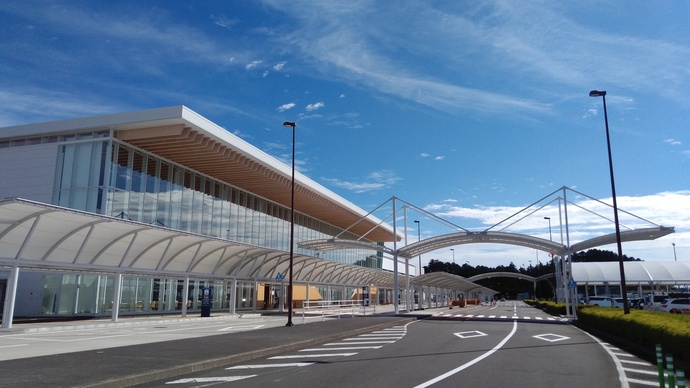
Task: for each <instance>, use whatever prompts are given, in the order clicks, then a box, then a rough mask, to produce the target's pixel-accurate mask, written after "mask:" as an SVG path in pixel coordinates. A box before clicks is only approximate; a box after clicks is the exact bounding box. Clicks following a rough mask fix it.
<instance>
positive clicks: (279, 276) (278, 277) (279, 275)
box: [276, 272, 283, 280]
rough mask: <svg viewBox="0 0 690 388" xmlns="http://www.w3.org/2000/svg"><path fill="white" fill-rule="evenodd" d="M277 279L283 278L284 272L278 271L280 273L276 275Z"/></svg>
mask: <svg viewBox="0 0 690 388" xmlns="http://www.w3.org/2000/svg"><path fill="white" fill-rule="evenodd" d="M276 280H283V274H282V273H280V272H278V275H276Z"/></svg>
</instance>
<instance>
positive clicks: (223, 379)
mask: <svg viewBox="0 0 690 388" xmlns="http://www.w3.org/2000/svg"><path fill="white" fill-rule="evenodd" d="M252 377H256V375H248V376H230V377H195V378H191V379H179V380H175V381H168V382H167V383H166V384H191V383H224V382H229V381H238V380H244V379H249V378H252Z"/></svg>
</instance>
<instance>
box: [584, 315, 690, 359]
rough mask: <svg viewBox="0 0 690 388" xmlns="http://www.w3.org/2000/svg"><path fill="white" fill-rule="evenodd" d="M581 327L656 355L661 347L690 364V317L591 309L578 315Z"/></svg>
mask: <svg viewBox="0 0 690 388" xmlns="http://www.w3.org/2000/svg"><path fill="white" fill-rule="evenodd" d="M577 316H578V321H579V322H578V323H580V324H582V325H584V326H585V327H587V328H593V329H595V330H598V331H602V332H605V333H611V334H613V335H615V336H616V337H618V338H620V339H622V340H624V341H628V342H631V343H634V344H635V345H637V346H640V347H643V348H645V349H650V350H651V351H653V350H654V349H655V347H656V345H657V344H661V347H662V350H663V353H664V355H673V358H674V359H675V360H677V361H678V363H683V364H685V365H688V364H690V315H678V314H669V313H665V312H657V311H644V310H635V309H633V310H630V314H623V310H622V309H617V308H611V307H594V308H592V307H588V308H583V309H581V310H579V311H578V314H577Z"/></svg>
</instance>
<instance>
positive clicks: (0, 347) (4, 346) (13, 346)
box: [0, 344, 29, 349]
mask: <svg viewBox="0 0 690 388" xmlns="http://www.w3.org/2000/svg"><path fill="white" fill-rule="evenodd" d="M18 346H29V344H17V345H2V346H0V349H2V348H16V347H18Z"/></svg>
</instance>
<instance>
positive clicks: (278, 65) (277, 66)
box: [273, 62, 285, 71]
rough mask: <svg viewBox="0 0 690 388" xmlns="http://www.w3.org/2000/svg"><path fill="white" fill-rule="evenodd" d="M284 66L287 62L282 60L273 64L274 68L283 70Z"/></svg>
mask: <svg viewBox="0 0 690 388" xmlns="http://www.w3.org/2000/svg"><path fill="white" fill-rule="evenodd" d="M283 67H285V62H280V63H278V64H276V65H274V66H273V70H275V71H281V70H283Z"/></svg>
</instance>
